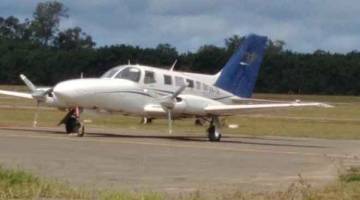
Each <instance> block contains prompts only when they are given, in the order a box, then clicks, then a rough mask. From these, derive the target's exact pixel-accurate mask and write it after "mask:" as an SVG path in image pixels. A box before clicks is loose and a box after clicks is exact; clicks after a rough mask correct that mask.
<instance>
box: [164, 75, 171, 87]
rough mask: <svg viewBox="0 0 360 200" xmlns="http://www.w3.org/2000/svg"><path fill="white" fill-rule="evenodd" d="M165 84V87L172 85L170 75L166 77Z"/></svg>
mask: <svg viewBox="0 0 360 200" xmlns="http://www.w3.org/2000/svg"><path fill="white" fill-rule="evenodd" d="M164 84H165V85H172V77H171V76H169V75H164Z"/></svg>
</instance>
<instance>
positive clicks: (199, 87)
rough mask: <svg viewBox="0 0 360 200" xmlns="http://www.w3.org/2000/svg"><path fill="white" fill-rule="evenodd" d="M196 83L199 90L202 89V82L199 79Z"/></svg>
mask: <svg viewBox="0 0 360 200" xmlns="http://www.w3.org/2000/svg"><path fill="white" fill-rule="evenodd" d="M195 85H196V89H197V90H201V83H200V82H199V81H196V82H195Z"/></svg>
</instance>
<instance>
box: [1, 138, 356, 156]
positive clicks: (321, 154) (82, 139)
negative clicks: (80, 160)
mask: <svg viewBox="0 0 360 200" xmlns="http://www.w3.org/2000/svg"><path fill="white" fill-rule="evenodd" d="M0 137H22V138H35V139H55V140H67V141H74V142H82V141H86V142H95V143H108V144H137V145H148V146H159V147H176V148H192V149H207V150H221V151H232V152H249V153H270V154H286V155H301V156H309V157H328V158H338V159H350V160H353V161H355V160H356V161H359V162H360V160H359V158H358V157H357V156H352V155H342V154H327V153H308V152H298V151H276V150H270V149H266V150H261V149H250V148H241V149H237V148H230V147H218V146H204V145H202V146H199V145H188V144H173V143H171V144H170V143H153V142H139V141H129V140H106V139H91V138H86V137H85V138H72V137H61V136H58V137H54V136H45V135H42V136H40V135H20V134H17V135H8V134H6V135H4V134H3V133H0ZM213 145H216V144H213Z"/></svg>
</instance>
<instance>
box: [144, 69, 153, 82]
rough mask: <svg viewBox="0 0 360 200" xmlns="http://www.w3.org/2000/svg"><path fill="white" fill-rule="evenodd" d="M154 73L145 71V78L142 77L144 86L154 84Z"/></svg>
mask: <svg viewBox="0 0 360 200" xmlns="http://www.w3.org/2000/svg"><path fill="white" fill-rule="evenodd" d="M155 82H156V80H155V73H154V72H151V71H145V76H144V83H145V84H149V83H155Z"/></svg>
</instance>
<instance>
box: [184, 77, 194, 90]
mask: <svg viewBox="0 0 360 200" xmlns="http://www.w3.org/2000/svg"><path fill="white" fill-rule="evenodd" d="M186 82H187V83H188V87H189V88H194V81H193V80H190V79H186Z"/></svg>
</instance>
